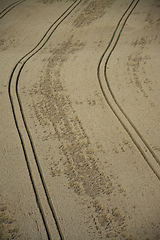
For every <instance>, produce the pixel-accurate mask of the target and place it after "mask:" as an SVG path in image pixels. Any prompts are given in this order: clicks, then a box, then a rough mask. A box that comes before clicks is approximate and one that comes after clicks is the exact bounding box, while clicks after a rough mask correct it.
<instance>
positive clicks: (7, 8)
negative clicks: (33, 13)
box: [0, 0, 25, 19]
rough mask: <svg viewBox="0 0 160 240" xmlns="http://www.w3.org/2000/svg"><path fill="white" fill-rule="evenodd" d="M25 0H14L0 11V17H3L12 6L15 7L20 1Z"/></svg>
mask: <svg viewBox="0 0 160 240" xmlns="http://www.w3.org/2000/svg"><path fill="white" fill-rule="evenodd" d="M24 1H25V0H20V1H16V2H14V3H12V4H10V5H9V6H8V7H6V8H5V9H4V10H3V11H1V12H0V19H1V18H3V17H4V16H5V15H6V14H7V13H8V12H10V11H11V10H12V9H13V8H15V7H16V6H17V5H19V4H20V3H22V2H24Z"/></svg>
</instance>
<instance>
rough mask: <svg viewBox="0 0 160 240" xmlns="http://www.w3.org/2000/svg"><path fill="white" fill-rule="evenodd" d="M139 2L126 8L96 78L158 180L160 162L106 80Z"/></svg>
mask: <svg viewBox="0 0 160 240" xmlns="http://www.w3.org/2000/svg"><path fill="white" fill-rule="evenodd" d="M139 1H140V0H137V1H135V0H133V1H132V2H131V4H130V5H129V7H128V8H127V10H126V11H125V12H124V14H123V15H122V17H121V19H120V20H119V22H118V24H117V27H116V29H115V31H114V33H113V35H112V38H111V40H110V42H109V44H108V46H107V48H106V49H105V51H104V53H103V55H102V57H101V58H100V61H99V64H98V67H97V77H98V81H99V85H100V88H101V91H102V93H103V95H104V98H105V100H106V102H107V103H108V105H109V106H110V108H111V110H112V111H113V113H114V114H115V116H116V117H117V118H118V120H119V122H120V123H121V124H122V126H123V128H124V129H125V130H126V132H127V133H128V134H129V136H130V137H131V139H132V141H133V142H134V144H135V145H136V147H137V148H138V150H139V151H140V153H141V155H142V156H143V158H144V159H145V161H146V162H147V164H148V165H149V166H150V168H151V169H152V170H153V172H154V173H155V174H156V176H157V177H158V179H159V180H160V169H159V167H160V160H159V159H158V157H157V156H156V154H155V153H154V152H153V150H152V149H151V147H150V146H149V144H148V143H147V141H146V140H145V139H144V138H143V136H142V135H141V133H140V132H139V131H138V129H137V128H136V127H135V125H134V124H133V123H132V121H131V120H130V119H129V117H128V116H127V114H126V113H125V112H124V110H123V109H122V107H121V106H120V104H119V103H118V102H117V100H116V97H115V95H114V94H113V92H112V89H111V87H110V84H109V81H108V78H107V64H108V61H109V58H110V56H111V54H112V52H113V51H114V49H115V47H116V45H117V43H118V41H119V39H120V35H121V33H122V31H123V29H124V27H125V25H126V22H127V20H128V18H129V17H130V15H131V14H132V12H133V10H134V9H135V7H136V6H137V4H138V2H139ZM120 24H122V26H121V27H120ZM119 28H120V30H119V33H117V30H118V29H119ZM116 34H118V36H117V37H115V35H116ZM114 40H115V42H113V41H114ZM111 44H112V45H113V47H112V46H111ZM110 49H111V50H110ZM108 52H109V53H108ZM107 53H108V54H107ZM104 58H106V60H105V63H104V66H103V67H104V71H103V74H104V75H103V77H102V76H100V75H101V71H100V70H101V66H102V64H103V61H104ZM102 79H103V80H102ZM103 82H104V83H103ZM106 86H107V89H106Z"/></svg>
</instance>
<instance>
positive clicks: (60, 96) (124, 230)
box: [0, 0, 160, 240]
mask: <svg viewBox="0 0 160 240" xmlns="http://www.w3.org/2000/svg"><path fill="white" fill-rule="evenodd" d="M13 2H14V1H12V0H1V1H0V11H2V10H3V9H5V8H6V7H7V6H8V5H10V4H12V3H13ZM130 2H131V1H128V0H123V1H122V0H121V1H118V0H108V1H107V0H99V1H98V0H97V1H94V0H93V1H90V0H88V1H87V0H86V1H85V0H84V1H82V2H81V3H80V4H79V5H78V6H77V7H76V8H75V10H74V11H73V12H72V13H71V14H70V15H69V16H68V17H67V18H66V19H65V20H64V21H63V23H61V24H60V25H59V27H58V28H57V29H56V31H55V32H54V33H53V35H52V36H51V38H50V39H49V41H48V42H47V43H46V45H45V46H44V47H43V48H42V49H41V50H40V51H39V52H38V53H37V54H36V55H34V56H33V57H32V58H31V59H30V60H29V61H28V62H27V63H26V65H25V67H24V68H23V70H22V72H21V76H20V79H19V95H20V97H21V101H22V106H23V110H24V114H25V117H26V121H27V125H28V127H29V130H30V133H31V136H32V139H33V141H34V146H35V150H36V153H37V156H38V159H39V162H40V165H41V168H42V170H43V175H44V178H45V182H46V184H47V186H48V190H49V193H50V196H51V199H52V202H53V205H54V208H55V211H56V213H57V217H58V219H59V223H60V225H61V229H62V231H63V234H64V238H65V239H66V240H74V239H79V240H85V239H86V240H88V239H95V240H98V239H138V240H139V239H142V240H143V239H150V240H152V239H155V240H158V239H160V214H159V213H160V181H159V179H158V177H157V176H156V174H155V173H154V172H153V171H152V169H151V168H150V166H149V165H148V164H147V161H149V163H151V164H152V165H153V167H154V169H156V171H157V175H158V176H160V166H159V165H158V164H157V163H156V161H155V158H154V157H153V156H152V155H151V154H150V152H149V151H148V150H147V148H146V147H145V146H144V143H143V142H142V141H141V140H140V138H139V136H138V135H137V133H135V131H134V130H133V127H132V126H131V125H130V124H128V122H127V120H126V119H125V118H124V116H123V114H122V113H121V112H120V110H119V109H118V108H117V106H116V104H115V102H114V101H113V99H112V97H111V95H110V92H109V91H108V88H107V87H106V83H105V81H104V77H103V65H104V63H105V60H106V58H105V59H104V62H102V67H101V69H100V77H101V79H102V85H103V87H104V90H105V93H106V95H107V97H108V99H109V102H110V104H111V107H113V109H114V111H115V112H116V113H117V114H118V116H119V118H120V120H121V121H122V123H123V124H125V126H127V129H128V131H129V132H130V133H131V134H132V136H133V140H132V139H131V137H130V136H129V134H128V133H127V131H126V130H125V129H124V127H123V126H122V124H121V123H120V121H119V120H118V118H117V117H116V116H115V114H114V112H113V111H112V110H111V108H110V107H109V105H108V103H107V102H106V100H105V98H104V96H103V94H102V91H101V89H100V85H99V82H98V78H97V67H98V63H99V60H100V58H101V56H102V54H103V52H104V51H105V49H106V47H107V45H108V43H109V41H110V39H111V36H112V34H113V32H114V30H115V28H116V26H117V23H118V21H119V20H120V18H121V16H122V15H123V13H124V12H125V10H126V9H127V7H128V6H129V4H130ZM72 3H73V1H64V0H62V1H51V0H50V1H49V0H48V1H44V0H43V1H42V0H39V1H38V0H34V1H33V0H26V1H24V2H23V3H21V4H19V5H17V6H16V7H15V8H13V9H12V10H11V11H10V12H8V13H7V14H6V15H5V16H4V17H3V18H2V19H1V20H0V21H1V25H0V28H1V30H0V50H1V56H0V73H1V75H0V80H1V81H0V99H1V103H0V112H1V123H0V127H1V129H0V133H1V138H0V145H1V150H0V152H1V160H0V163H1V166H0V182H1V195H0V196H1V206H0V211H1V213H0V214H1V215H0V221H1V225H2V228H1V236H0V238H1V239H37V240H39V239H47V235H46V231H45V228H44V225H43V221H42V218H41V215H40V212H39V209H38V207H37V204H36V200H35V195H34V192H33V188H32V185H31V181H30V178H29V174H28V170H27V166H26V162H25V158H24V154H23V151H22V147H21V143H20V139H19V136H18V133H17V130H16V127H15V122H14V118H13V114H12V110H11V105H10V101H9V96H8V83H9V78H10V75H11V72H12V70H13V68H14V66H15V65H16V63H17V62H18V61H19V60H20V59H21V58H22V57H23V56H24V55H25V54H26V53H28V52H29V51H30V50H31V49H33V48H34V47H35V46H36V45H37V43H38V42H39V41H40V39H41V38H42V37H43V35H44V34H45V32H46V31H47V30H48V28H49V27H50V26H51V24H52V23H53V22H54V21H55V20H56V19H57V18H58V17H59V16H60V15H61V14H62V13H63V12H64V11H65V10H66V9H67V8H68V7H69V6H70V5H71V4H72ZM91 3H92V4H91ZM159 32H160V1H158V0H155V1H154V0H147V1H146V0H140V2H139V3H138V5H137V6H136V8H135V9H134V11H133V13H132V14H131V16H130V17H129V19H128V21H127V24H126V25H125V27H124V29H123V31H122V34H121V37H120V40H119V42H118V44H117V46H116V48H115V49H114V51H113V53H112V55H111V57H110V59H109V62H108V65H107V77H108V81H109V84H110V87H111V89H112V91H113V94H114V95H115V97H116V100H117V102H118V104H119V105H120V106H121V108H122V109H123V111H124V112H125V113H126V115H127V117H128V118H129V119H130V120H131V121H132V122H133V124H134V126H135V127H136V129H138V132H139V133H140V134H141V135H142V137H143V139H145V141H146V142H147V143H148V145H149V147H150V148H151V149H152V151H153V152H154V154H155V155H156V156H157V158H158V159H160V140H159V136H160V126H159V125H160V123H159V122H160V121H159V117H160V108H159V100H160V98H159V92H160V82H159V76H160V68H159V63H160V61H159V52H160V35H159ZM14 88H15V79H13V84H12V91H13V96H14V104H15V109H16V112H17V118H18V123H19V126H20V129H21V132H22V135H23V137H24V141H25V147H26V150H27V154H28V156H29V161H30V164H31V169H32V171H33V175H34V179H35V182H36V185H37V188H38V191H39V194H40V198H41V201H42V203H43V207H44V209H45V214H46V219H47V221H48V225H49V228H50V231H51V235H52V238H53V239H56V240H57V239H59V235H58V232H57V230H56V226H55V223H54V221H53V219H52V216H51V213H50V210H49V208H48V205H47V203H46V199H45V196H44V193H43V189H42V186H41V182H40V179H39V176H38V173H37V170H36V165H35V162H34V158H33V154H32V151H31V148H30V145H29V141H28V140H27V135H26V133H25V130H24V126H23V123H22V121H21V115H20V114H19V107H18V105H17V102H16V98H15V91H14ZM134 142H137V145H138V146H139V147H140V149H141V150H142V151H143V152H144V153H145V155H146V159H144V157H143V156H142V154H141V152H140V150H139V149H138V148H137V147H136V145H135V143H134Z"/></svg>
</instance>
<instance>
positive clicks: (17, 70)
mask: <svg viewBox="0 0 160 240" xmlns="http://www.w3.org/2000/svg"><path fill="white" fill-rule="evenodd" d="M81 1H82V0H80V1H78V0H76V1H74V3H72V4H71V5H70V7H69V8H68V9H67V10H66V11H65V12H64V13H63V14H62V15H61V16H60V17H59V18H58V19H57V20H56V21H55V22H54V23H53V24H52V25H51V26H50V28H49V29H48V30H47V31H46V33H45V34H44V36H43V37H42V38H41V40H40V41H39V43H38V44H37V45H36V46H35V47H34V48H33V49H32V50H31V51H29V52H28V53H27V54H25V55H24V56H23V57H22V58H21V59H20V60H19V61H18V62H17V64H16V65H15V67H14V69H13V70H12V73H11V76H10V79H9V84H8V94H9V100H10V103H11V108H12V113H13V117H14V121H15V125H16V128H17V131H18V135H19V138H20V141H21V145H22V149H23V153H24V156H25V161H26V164H27V168H28V172H29V176H30V180H31V183H32V186H33V189H34V193H35V197H36V201H37V205H38V208H39V211H40V213H41V216H42V219H43V223H44V226H45V229H46V233H47V236H48V239H52V236H51V232H50V229H49V227H48V223H47V219H46V215H45V212H44V210H43V206H42V203H41V198H40V194H39V192H38V189H37V187H36V182H35V179H34V174H33V171H32V170H33V169H32V167H31V165H32V164H31V163H30V159H29V157H28V153H27V150H28V149H27V148H26V145H27V146H28V145H30V148H31V152H32V155H33V158H34V161H35V163H36V167H37V170H38V174H39V177H40V181H41V184H42V186H43V191H44V193H45V196H46V199H47V202H48V205H49V208H50V211H51V213H52V217H53V219H54V221H55V224H56V227H57V230H58V233H59V236H60V239H64V235H63V233H62V230H61V227H60V224H59V220H58V217H57V214H56V211H55V208H54V205H53V203H52V200H51V197H50V194H49V191H48V187H47V184H46V182H45V179H44V176H43V171H42V168H41V166H40V163H39V159H38V156H37V153H36V150H35V146H34V142H33V139H32V136H31V132H30V130H29V127H28V125H27V121H26V118H25V114H24V111H23V107H22V102H21V98H20V95H19V89H18V84H19V80H20V75H21V72H22V70H23V68H24V66H25V64H26V63H27V62H28V61H29V59H31V58H32V57H33V56H34V55H35V54H36V53H38V52H39V51H40V50H41V49H42V48H43V47H44V46H45V44H46V43H47V42H48V40H49V39H50V37H51V36H52V34H53V33H54V32H55V30H56V29H57V28H58V26H59V25H60V24H61V23H62V22H63V21H64V20H65V19H66V18H67V17H68V16H69V14H71V12H72V11H73V10H74V9H75V8H76V7H77V6H78V5H79V4H80V3H81ZM13 85H14V86H15V87H14V88H13V90H12V86H13ZM24 130H25V131H24ZM27 142H29V143H27Z"/></svg>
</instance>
